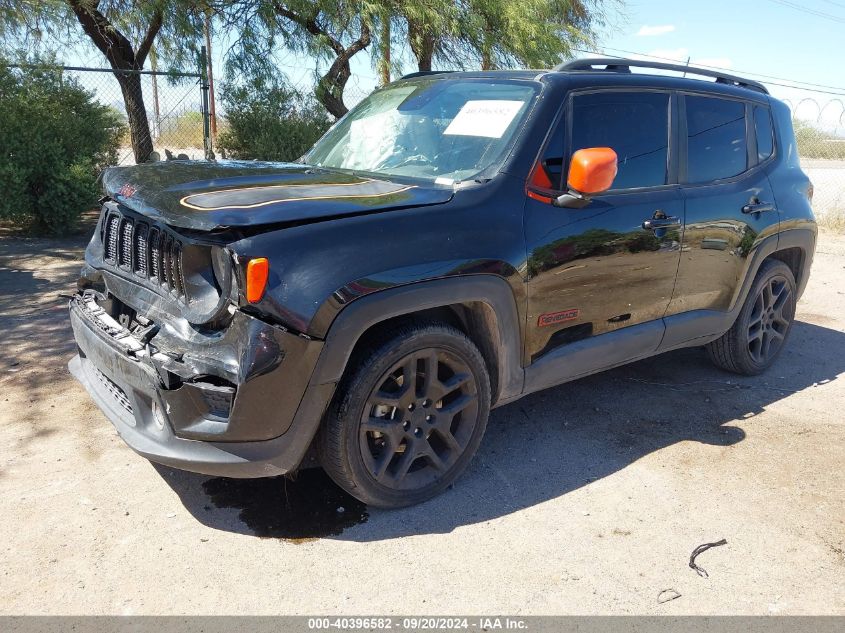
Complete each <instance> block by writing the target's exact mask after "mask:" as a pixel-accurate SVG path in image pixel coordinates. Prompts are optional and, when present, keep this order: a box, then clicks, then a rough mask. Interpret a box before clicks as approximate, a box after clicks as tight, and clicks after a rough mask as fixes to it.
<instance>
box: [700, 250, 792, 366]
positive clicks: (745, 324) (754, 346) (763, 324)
mask: <svg viewBox="0 0 845 633" xmlns="http://www.w3.org/2000/svg"><path fill="white" fill-rule="evenodd" d="M796 301H797V291H796V287H795V277H794V276H793V275H792V270H790V268H789V266H787V265H786V264H785V263H783V262H782V261H780V260H777V259H770V260H767V261H765V262H763V265H762V266H761V267H760V271H759V272H758V273H757V277H756V278H755V279H754V284H753V285H752V286H751V290H750V291H749V293H748V297H747V298H746V299H745V304H744V305H743V306H742V310H741V311H740V313H739V316H738V317H737V319H736V322H735V323H734V325H733V327H731V329H730V330H728V331H727V332H726V333H725V334H724V335H722V337H721V338H718V339H716V340H715V341H713V342H712V343H709V344H708V345H707V355H708V356H709V357H710V360H711V361H712V362H713V363H715V364H716V365H717V366H719V367H721V368H722V369H726V370H728V371H731V372H734V373H737V374H745V375H746V376H754V375H756V374H759V373H762V372H763V371H765V370H766V369H768V368H769V367H770V366H771V365H772V363H774V362H775V359H776V358H777V357H778V355H779V354H780V352H781V350H782V349H783V347H784V345H785V344H786V340H787V338H788V337H789V332H790V331H791V330H792V322H793V320H794V318H795V303H796Z"/></svg>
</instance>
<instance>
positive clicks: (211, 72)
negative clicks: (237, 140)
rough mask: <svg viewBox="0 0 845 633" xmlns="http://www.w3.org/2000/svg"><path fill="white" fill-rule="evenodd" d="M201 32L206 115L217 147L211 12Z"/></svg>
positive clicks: (208, 13)
mask: <svg viewBox="0 0 845 633" xmlns="http://www.w3.org/2000/svg"><path fill="white" fill-rule="evenodd" d="M203 31H205V48H206V51H207V58H206V59H207V60H208V70H207V74H208V113H209V115H211V138H212V140H213V141H214V145H217V108H216V107H215V104H214V68H213V67H214V61H213V60H214V56H213V55H212V53H211V12H209V11H207V12H206V14H205V22H203Z"/></svg>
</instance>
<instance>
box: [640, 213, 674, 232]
mask: <svg viewBox="0 0 845 633" xmlns="http://www.w3.org/2000/svg"><path fill="white" fill-rule="evenodd" d="M680 225H681V218H678V217H675V216H670V217H668V218H649V219H648V220H646V221H645V222H643V228H644V229H645V230H647V231H656V230H658V229H668V228H669V227H670V226H680Z"/></svg>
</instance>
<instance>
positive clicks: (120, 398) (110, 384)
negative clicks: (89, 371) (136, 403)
mask: <svg viewBox="0 0 845 633" xmlns="http://www.w3.org/2000/svg"><path fill="white" fill-rule="evenodd" d="M92 367H93V365H92ZM93 369H94V373H95V374H96V376H97V379H98V380H99V381H100V382H101V383H102V385H103V386H104V387H105V388H106V390H107V391H108V392H109V393H110V394H111V396H112V397H113V398H114V399H115V402H117V403H118V404H119V405H120V406H121V407H123V408H124V409H126V411H128V412H129V413H132V404H131V403H130V402H129V398H127V397H126V392H125V391H124V390H123V389H121V388H120V387H119V386H118V385H117V384H116V383H115V382H114V381H112V380H111V379H110V378H109V377H108V376H106V375H105V374H104V373H103V372H101V371H100V370H99V369H97V368H96V367H93Z"/></svg>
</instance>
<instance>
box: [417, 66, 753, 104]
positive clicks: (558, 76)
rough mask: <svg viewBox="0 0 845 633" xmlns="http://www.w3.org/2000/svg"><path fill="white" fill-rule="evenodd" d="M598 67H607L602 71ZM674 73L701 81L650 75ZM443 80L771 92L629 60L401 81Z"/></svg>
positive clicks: (705, 73)
mask: <svg viewBox="0 0 845 633" xmlns="http://www.w3.org/2000/svg"><path fill="white" fill-rule="evenodd" d="M597 66H605V67H604V68H600V67H597ZM631 67H635V68H643V69H646V72H636V73H634V72H631V71H630V68H631ZM652 69H653V70H659V71H661V72H663V71H674V72H683V73H689V74H690V75H695V76H697V77H701V78H693V77H686V76H681V77H679V76H672V75H665V74H658V73H655V72H647V71H648V70H652ZM423 77H428V78H434V77H437V78H443V79H459V78H465V79H517V80H523V81H525V80H528V81H539V82H542V83H553V84H557V83H568V84H569V88H576V89H580V88H589V87H591V86H595V87H602V88H607V87H611V88H614V87H618V88H624V87H636V88H638V89H649V88H657V89H664V90H667V89H668V90H683V91H687V92H705V93H712V94H718V95H724V96H732V97H738V98H744V99H749V98H750V99H753V100H756V101H760V102H764V103H765V102H766V101H767V100H768V98H769V95H768V90H766V88H765V86H763V84H761V83H759V82H756V81H753V80H750V79H744V78H742V77H738V76H735V75H729V74H726V73H721V72H715V71H713V70H710V69H702V68H696V67H693V66H682V65H678V64H664V63H659V62H641V61H639V60H628V59H610V58H597V59H584V60H574V61H573V62H567V63H565V64H561V65H560V66H557V67H556V68H555V69H552V70H549V69H529V70H482V71H448V70H444V71H423V72H416V73H411V74H409V75H405V76H403V77H402V78H401V79H402V80H406V79H414V78H423Z"/></svg>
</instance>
